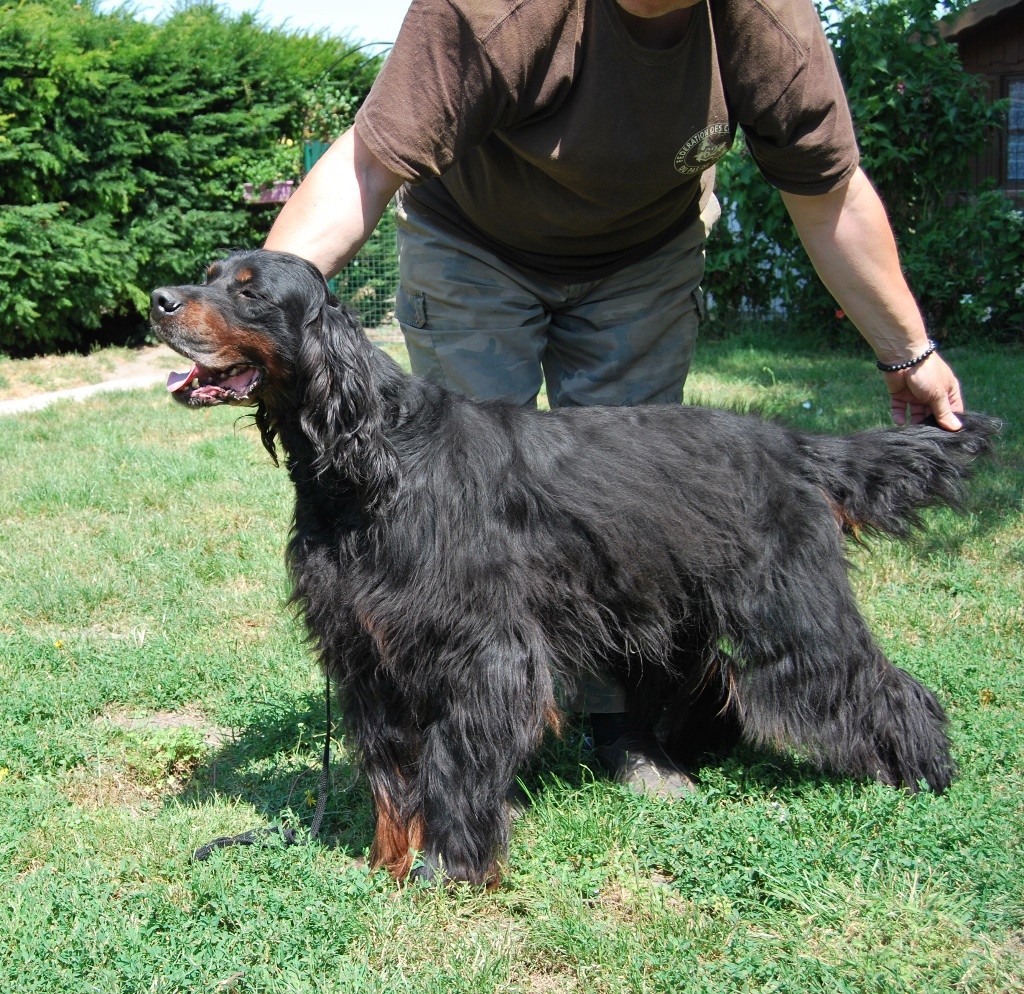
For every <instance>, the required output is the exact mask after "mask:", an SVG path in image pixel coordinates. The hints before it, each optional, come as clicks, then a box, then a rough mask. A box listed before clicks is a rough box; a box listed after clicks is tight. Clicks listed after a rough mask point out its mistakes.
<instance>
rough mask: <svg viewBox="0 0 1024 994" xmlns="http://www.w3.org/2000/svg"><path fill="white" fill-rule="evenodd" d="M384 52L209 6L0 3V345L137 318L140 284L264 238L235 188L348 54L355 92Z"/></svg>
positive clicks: (260, 221)
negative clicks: (100, 8) (145, 18)
mask: <svg viewBox="0 0 1024 994" xmlns="http://www.w3.org/2000/svg"><path fill="white" fill-rule="evenodd" d="M376 66H377V61H376V60H373V59H371V60H369V61H368V60H367V59H366V58H365V56H364V55H362V54H360V53H358V52H357V50H356V49H354V48H353V46H352V45H350V44H349V43H348V42H345V41H338V40H332V39H329V38H324V37H321V36H313V37H303V36H296V35H292V34H289V33H287V32H286V31H282V30H276V29H275V30H268V29H266V28H264V27H263V26H261V24H260V23H259V22H258V21H257V20H256V19H255V18H254V17H253V16H252V15H243V16H242V17H240V18H237V19H232V18H231V17H230V16H228V15H227V14H226V13H225V12H224V11H223V10H221V9H220V8H218V7H216V6H215V5H213V4H207V3H200V4H197V5H194V6H188V7H181V8H179V9H178V10H177V11H176V12H175V13H174V14H173V15H172V16H171V17H170V18H169V19H168V20H167V21H166V22H164V23H163V24H160V25H152V24H147V23H143V22H139V21H136V20H134V19H133V18H132V17H131V15H130V13H129V12H128V10H127V9H126V10H120V11H116V12H114V13H112V14H99V13H97V12H96V10H95V0H84V2H83V3H76V2H74V0H21V2H19V3H17V4H11V3H4V2H3V0H0V94H2V95H3V96H2V99H0V108H2V112H0V233H2V235H3V240H4V243H5V246H6V245H7V244H10V246H11V252H10V257H8V255H7V253H6V252H5V253H4V258H3V259H0V294H2V295H3V299H2V300H0V351H4V352H10V353H15V354H24V353H26V352H30V351H40V350H43V349H46V348H52V347H65V346H73V345H74V346H83V345H86V344H88V343H89V342H90V341H92V340H94V339H95V337H96V336H97V334H98V330H99V329H101V328H102V327H103V326H109V325H111V324H113V323H117V322H123V321H124V320H125V319H126V318H130V319H131V320H133V321H134V323H135V324H136V325H137V326H140V327H141V325H142V318H141V316H140V310H144V309H145V302H146V298H147V297H148V291H149V288H151V287H153V286H157V285H160V284H164V283H176V282H182V281H185V280H191V279H194V278H195V277H196V276H197V275H198V274H199V273H200V272H201V271H202V268H203V266H204V265H205V264H206V263H207V262H208V261H209V259H210V257H211V256H213V255H216V254H217V253H220V252H224V251H226V250H228V249H230V248H232V247H239V246H248V245H253V244H259V243H260V242H262V240H263V238H264V237H265V235H266V231H267V230H268V228H269V225H270V222H271V221H272V219H273V212H272V211H267V210H259V209H256V208H252V207H249V206H247V205H246V204H245V202H244V201H243V200H242V197H241V186H242V184H243V183H244V182H247V181H249V180H250V176H249V173H250V171H251V170H252V169H253V168H254V164H255V163H257V162H259V161H262V160H263V159H266V158H270V157H271V154H272V152H273V150H274V149H275V148H276V147H278V146H280V143H281V139H282V137H285V138H286V139H290V140H292V141H293V142H294V143H295V146H296V148H297V147H298V145H299V144H300V143H301V138H302V134H303V127H304V122H305V120H306V117H307V108H306V94H307V92H308V91H309V90H310V89H315V86H316V84H317V83H319V82H321V81H325V80H335V81H337V80H345V79H346V78H347V75H348V70H349V69H350V68H351V69H352V70H353V78H354V79H355V80H356V83H355V84H353V86H354V89H353V94H354V95H353V99H354V100H356V101H358V99H359V98H360V97H361V95H365V89H366V88H368V85H369V81H370V80H372V78H373V73H374V72H375V69H376ZM358 87H363V89H362V90H361V91H359V90H358ZM297 154H298V153H297V152H296V155H297ZM36 221H37V222H38V224H39V227H38V230H34V228H33V224H34V222H36Z"/></svg>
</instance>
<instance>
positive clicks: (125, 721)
mask: <svg viewBox="0 0 1024 994" xmlns="http://www.w3.org/2000/svg"><path fill="white" fill-rule="evenodd" d="M103 720H105V721H108V722H109V723H110V724H111V725H114V726H115V727H117V728H120V729H123V730H124V731H126V732H146V731H166V730H168V729H176V728H191V729H192V730H193V731H195V732H198V733H199V734H200V735H201V736H202V737H203V743H204V745H206V746H207V747H208V748H210V749H219V748H220V747H221V746H222V745H224V743H225V742H229V741H230V740H231V732H230V731H228V730H227V729H226V728H220V727H219V726H217V725H214V724H213V723H212V722H211V721H210V720H209V719H208V718H207V717H206V715H204V714H203V712H202V711H200V710H199V708H198V707H196V706H195V705H188V706H186V707H184V708H182V709H181V710H180V711H157V712H156V713H155V714H147V715H143V716H142V717H139V716H137V715H133V714H131V713H129V712H126V711H122V710H115V711H110V712H108V713H107V714H105V715H104V716H103Z"/></svg>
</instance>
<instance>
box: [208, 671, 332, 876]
mask: <svg viewBox="0 0 1024 994" xmlns="http://www.w3.org/2000/svg"><path fill="white" fill-rule="evenodd" d="M324 702H325V704H326V706H327V729H326V732H325V734H324V754H323V759H322V761H321V763H320V781H319V784H318V787H317V796H316V810H315V811H314V812H313V820H312V821H311V822H310V824H309V839H308V842H312V841H313V840H314V839H315V838H316V837H317V836H318V835H319V834H320V827H321V825H322V824H323V820H324V812H325V811H326V810H327V791H328V788H329V787H330V780H329V777H330V767H331V733H332V732H333V730H334V727H333V726H334V722H333V721H332V720H331V677H330V674H327V679H326V681H325V689H324ZM268 835H280V836H281V838H282V839H283V840H284V844H285V845H286V846H297V845H306V844H307V842H299V840H298V837H297V836H296V834H295V829H294V828H287V827H284V826H282V825H274V826H273V827H272V828H253V829H250V830H249V831H248V832H241V833H240V834H238V835H222V836H220V838H217V839H214V840H213V841H212V842H207V843H206V845H205V846H200V847H199V848H198V849H197V850H196V851H195V852H193V853H192V862H193V863H202V862H203V861H204V860H207V859H209V857H210V856H211V855H212V854H213V853H214V852H216V851H217V850H218V849H227V848H229V847H231V846H252V845H255V844H256V843H257V842H259V841H260V840H261V839H265V838H266V837H267V836H268Z"/></svg>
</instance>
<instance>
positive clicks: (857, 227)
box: [782, 169, 963, 431]
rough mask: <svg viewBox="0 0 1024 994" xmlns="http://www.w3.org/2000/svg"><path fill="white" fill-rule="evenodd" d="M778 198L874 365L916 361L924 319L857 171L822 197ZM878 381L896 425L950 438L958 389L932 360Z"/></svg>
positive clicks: (924, 345)
mask: <svg viewBox="0 0 1024 994" xmlns="http://www.w3.org/2000/svg"><path fill="white" fill-rule="evenodd" d="M782 196H783V200H784V202H785V204H786V208H787V210H788V211H789V214H790V217H792V219H793V223H794V224H795V225H796V229H797V232H798V233H799V235H800V240H801V241H802V242H803V244H804V248H805V249H806V250H807V254H808V255H809V256H810V258H811V262H813V263H814V268H815V270H817V273H818V275H819V276H820V277H821V280H822V282H823V283H824V284H825V286H827V287H828V289H829V291H830V292H831V293H832V296H834V297H835V298H836V300H837V301H838V302H839V306H840V307H842V309H843V310H844V311H845V312H846V314H847V315H848V316H849V318H850V319H851V320H852V321H853V323H854V324H855V325H856V326H857V328H858V330H859V331H860V333H861V334H862V335H863V336H864V337H865V338H866V339H867V341H868V343H869V344H870V345H871V347H872V348H873V349H874V350H875V354H876V355H877V356H878V358H879V359H880V360H881V361H882V362H884V363H887V364H897V363H904V362H907V361H908V360H911V359H920V357H921V356H923V355H924V354H925V352H926V350H927V349H928V335H927V333H926V331H925V327H924V319H923V318H922V317H921V311H920V308H918V306H917V302H916V301H915V300H914V297H913V295H912V294H911V292H910V288H909V287H908V286H907V281H906V280H905V279H904V278H903V271H902V270H901V269H900V260H899V256H898V254H897V252H896V240H895V239H894V238H893V235H892V229H891V228H890V226H889V219H888V218H887V217H886V215H885V208H884V207H883V206H882V202H881V200H879V199H878V194H877V193H875V190H874V187H872V186H871V184H870V183H869V182H868V179H867V177H866V176H865V175H864V174H863V173H862V172H861V171H860V170H859V169H858V170H857V172H856V173H854V176H853V178H852V179H851V180H850V182H849V183H848V184H847V185H846V186H844V187H842V188H840V189H838V190H834V191H832V192H831V193H827V194H825V195H824V196H819V197H799V196H794V195H793V194H783V195H782ZM884 378H885V385H886V388H887V389H888V391H889V395H890V405H891V410H892V416H893V419H894V420H895V421H896V422H897V424H903V423H904V422H905V421H906V420H907V417H908V414H909V417H910V419H911V420H913V421H915V422H918V421H922V420H924V419H925V417H927V416H928V415H931V416H933V417H934V418H935V419H936V420H937V421H938V423H939V424H940V425H941V426H942V427H943V428H946V429H948V430H950V431H956V430H957V429H958V428H959V427H960V421H959V419H958V418H957V417H956V412H957V411H962V410H963V397H962V395H961V391H960V384H959V382H958V381H957V378H956V375H955V374H954V373H953V371H952V370H951V369H950V368H949V366H947V365H946V363H945V362H944V361H943V359H942V357H941V356H939V355H938V354H937V353H932V354H931V355H929V356H928V357H927V358H925V359H923V361H920V362H916V363H914V364H913V365H912V366H910V367H908V368H906V369H902V370H900V371H899V372H887V373H886V374H885V377H884Z"/></svg>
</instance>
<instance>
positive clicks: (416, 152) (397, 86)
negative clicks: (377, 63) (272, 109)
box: [356, 0, 508, 183]
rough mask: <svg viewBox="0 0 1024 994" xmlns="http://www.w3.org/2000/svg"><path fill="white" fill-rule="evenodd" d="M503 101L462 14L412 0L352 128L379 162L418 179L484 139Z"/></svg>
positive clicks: (503, 90)
mask: <svg viewBox="0 0 1024 994" xmlns="http://www.w3.org/2000/svg"><path fill="white" fill-rule="evenodd" d="M507 104H508V93H507V87H506V86H505V85H504V84H503V82H502V81H501V79H500V78H499V77H498V75H497V73H496V72H495V71H494V68H493V66H492V64H491V62H490V60H489V58H488V56H487V53H486V51H485V47H484V45H483V44H481V42H480V39H479V38H478V37H477V34H476V31H475V30H474V28H473V26H472V25H470V24H469V23H468V22H467V20H466V19H465V17H463V16H462V15H461V14H460V13H459V12H458V11H457V10H455V9H454V8H453V7H452V6H451V4H449V3H448V2H447V0H413V3H412V5H411V7H410V8H409V12H408V14H407V15H406V17H405V20H404V22H403V23H402V27H401V30H400V31H399V33H398V38H397V39H396V41H395V45H394V47H393V48H392V50H391V52H390V54H389V55H388V57H387V58H386V59H385V61H384V65H383V67H382V68H381V71H380V74H379V75H378V76H377V79H376V80H375V82H374V84H373V87H372V88H371V90H370V93H369V95H368V96H367V98H366V100H365V101H364V103H363V105H362V107H361V108H360V109H359V113H358V114H357V115H356V129H357V131H358V132H359V135H360V137H361V138H362V139H363V141H364V142H365V143H366V145H367V147H368V148H369V149H370V151H371V152H373V154H374V155H375V156H377V158H378V159H380V161H381V162H382V163H384V165H386V166H387V167H388V168H389V169H390V170H391V171H392V172H394V173H397V174H398V175H399V176H401V177H403V178H404V179H406V180H409V181H411V182H413V183H417V182H422V181H423V180H426V179H429V178H430V177H432V176H439V175H440V174H441V173H443V172H445V170H447V169H448V168H449V167H450V166H452V165H453V164H454V163H455V162H457V161H458V160H459V159H460V158H461V157H462V155H464V154H465V153H466V152H467V151H468V150H469V149H470V148H473V147H474V146H475V145H478V144H479V143H480V142H481V141H483V139H484V138H486V137H487V135H489V134H490V133H491V132H492V131H493V130H494V129H495V127H496V126H497V125H498V123H499V122H500V120H501V119H502V116H503V114H504V113H505V109H506V106H507Z"/></svg>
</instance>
